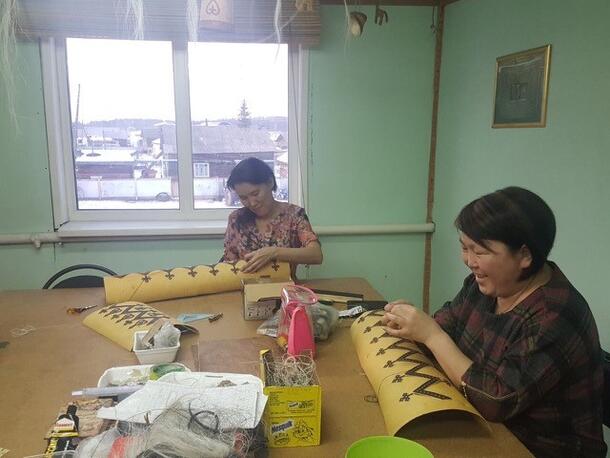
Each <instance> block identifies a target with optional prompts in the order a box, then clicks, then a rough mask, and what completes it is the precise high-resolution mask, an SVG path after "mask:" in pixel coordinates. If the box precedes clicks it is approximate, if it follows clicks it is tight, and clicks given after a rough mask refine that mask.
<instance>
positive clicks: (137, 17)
mask: <svg viewBox="0 0 610 458" xmlns="http://www.w3.org/2000/svg"><path fill="white" fill-rule="evenodd" d="M126 2H127V4H126V5H125V21H126V22H127V25H128V28H132V29H133V39H134V40H143V39H144V0H126Z"/></svg>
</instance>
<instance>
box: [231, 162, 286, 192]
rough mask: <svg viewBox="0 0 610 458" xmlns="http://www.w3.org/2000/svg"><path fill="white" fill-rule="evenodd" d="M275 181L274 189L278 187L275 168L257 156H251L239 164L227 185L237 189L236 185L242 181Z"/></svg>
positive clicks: (256, 182)
mask: <svg viewBox="0 0 610 458" xmlns="http://www.w3.org/2000/svg"><path fill="white" fill-rule="evenodd" d="M269 181H272V182H273V188H272V191H275V190H276V189H277V183H276V181H275V175H273V170H271V167H269V166H268V165H267V164H265V163H264V162H263V161H261V160H260V159H257V158H255V157H249V158H248V159H244V160H243V161H241V162H240V163H239V164H237V165H236V166H235V167H234V168H233V170H231V174H230V175H229V179H228V180H227V187H228V188H229V189H231V190H232V191H235V186H237V185H238V184H241V183H250V184H263V183H268V182H269Z"/></svg>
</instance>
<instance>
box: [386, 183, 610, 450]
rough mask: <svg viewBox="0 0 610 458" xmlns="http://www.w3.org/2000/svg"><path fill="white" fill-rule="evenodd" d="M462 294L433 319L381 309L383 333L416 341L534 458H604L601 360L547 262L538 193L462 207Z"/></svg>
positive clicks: (395, 307)
mask: <svg viewBox="0 0 610 458" xmlns="http://www.w3.org/2000/svg"><path fill="white" fill-rule="evenodd" d="M455 225H456V227H457V228H458V230H459V237H460V244H461V247H462V259H463V261H464V264H466V266H467V267H468V268H469V269H470V270H471V272H472V273H471V274H470V275H469V276H468V277H467V278H466V279H465V280H464V284H463V287H462V289H461V290H460V291H459V293H458V294H457V296H456V297H455V299H453V301H451V302H448V303H447V304H445V306H444V307H442V308H441V309H440V310H439V311H438V312H437V313H436V314H435V315H434V318H431V317H429V316H428V315H426V314H425V313H423V312H422V311H420V310H419V309H417V308H415V307H413V306H412V305H411V304H409V303H407V302H405V301H402V300H401V301H396V302H392V303H390V304H388V305H387V306H386V314H385V317H384V321H385V322H386V326H387V332H388V333H389V334H392V335H395V336H399V337H403V338H406V339H413V340H415V341H417V342H421V343H423V344H425V345H426V347H427V348H428V349H429V350H430V351H431V352H432V353H433V354H434V357H435V358H436V359H437V361H438V362H439V364H440V365H441V366H442V368H443V369H444V371H445V372H446V374H447V375H448V376H449V378H450V379H451V380H452V382H453V383H454V384H455V385H457V386H460V387H462V389H463V391H464V394H465V396H466V397H467V398H468V399H469V400H470V402H471V403H472V404H473V405H474V406H475V407H476V408H477V409H478V410H479V412H480V413H481V414H482V415H483V416H484V417H485V418H487V419H488V420H491V421H498V422H504V424H505V425H506V426H507V427H508V428H509V429H510V430H511V431H512V432H513V433H514V434H515V435H516V436H517V437H518V438H519V439H520V440H521V441H522V442H523V443H524V444H525V445H526V446H527V447H528V449H529V450H530V451H531V452H532V453H533V454H534V455H535V456H538V457H546V456H548V457H576V456H577V457H604V456H605V454H606V444H605V443H604V440H603V434H602V391H603V384H604V381H603V369H602V353H601V348H600V344H599V337H598V333H597V327H596V325H595V320H594V319H593V316H592V314H591V311H590V309H589V306H588V305H587V302H586V301H585V299H584V298H583V297H582V296H581V294H580V293H579V292H578V291H577V290H576V288H574V286H572V284H571V283H570V282H569V281H568V279H567V278H566V277H565V276H564V274H563V273H562V272H561V270H560V269H559V267H558V266H557V265H556V264H554V263H553V262H550V261H548V260H547V256H548V254H549V252H550V251H551V248H552V246H553V242H554V239H555V217H554V216H553V212H552V211H551V209H550V208H549V207H548V205H547V204H546V203H545V202H544V201H543V200H542V199H541V198H540V197H539V196H537V195H536V194H534V193H532V192H530V191H528V190H526V189H522V188H518V187H509V188H505V189H502V190H499V191H496V192H494V193H491V194H487V195H485V196H483V197H481V198H479V199H476V200H474V201H473V202H471V203H470V204H468V205H467V206H466V207H464V208H463V209H462V211H461V212H460V214H459V215H458V217H457V219H456V221H455Z"/></svg>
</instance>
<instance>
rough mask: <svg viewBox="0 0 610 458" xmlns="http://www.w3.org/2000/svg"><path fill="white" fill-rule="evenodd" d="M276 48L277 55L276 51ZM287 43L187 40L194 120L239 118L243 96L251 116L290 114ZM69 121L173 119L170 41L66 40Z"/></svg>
mask: <svg viewBox="0 0 610 458" xmlns="http://www.w3.org/2000/svg"><path fill="white" fill-rule="evenodd" d="M278 49H279V52H278ZM287 58H288V56H287V46H286V45H281V46H279V47H278V45H277V44H229V43H190V44H189V73H190V91H191V114H192V118H193V120H194V121H202V120H204V119H206V118H207V119H209V120H213V119H218V118H235V117H237V115H238V113H239V109H240V106H241V102H242V100H243V99H245V100H246V103H247V105H248V110H249V111H250V115H251V116H252V117H260V116H287V113H288V80H287V74H288V71H287V68H288V67H287ZM68 72H69V79H70V97H71V103H72V120H73V121H74V118H75V116H76V101H77V92H78V89H77V88H78V85H79V84H80V107H79V121H80V122H85V123H86V122H89V121H95V120H108V119H114V118H154V119H164V120H168V121H169V120H175V114H174V92H173V83H172V76H173V69H172V54H171V43H169V42H151V41H120V40H91V39H69V40H68Z"/></svg>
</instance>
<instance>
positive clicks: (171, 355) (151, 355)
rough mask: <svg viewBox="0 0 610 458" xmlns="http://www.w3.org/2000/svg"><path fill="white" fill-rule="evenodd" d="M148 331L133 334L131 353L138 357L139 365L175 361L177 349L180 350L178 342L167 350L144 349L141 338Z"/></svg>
mask: <svg viewBox="0 0 610 458" xmlns="http://www.w3.org/2000/svg"><path fill="white" fill-rule="evenodd" d="M147 332H148V331H137V332H134V334H133V351H134V353H135V354H136V356H137V357H138V361H140V364H160V363H172V362H174V360H175V359H176V355H177V354H178V349H179V348H180V340H178V345H176V346H175V347H167V348H150V349H148V348H144V346H143V345H142V337H144V336H145V335H146V333H147Z"/></svg>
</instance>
